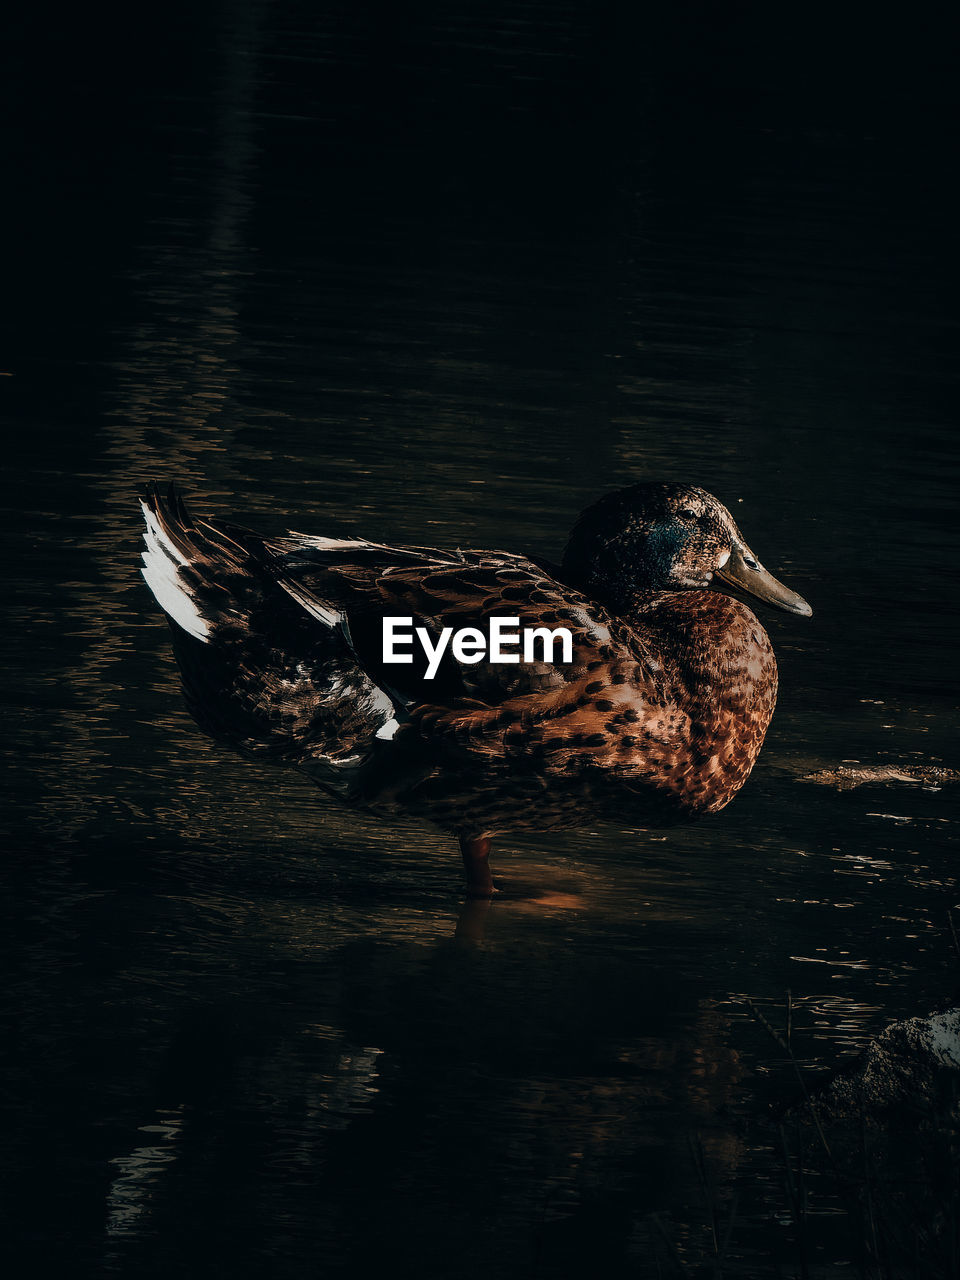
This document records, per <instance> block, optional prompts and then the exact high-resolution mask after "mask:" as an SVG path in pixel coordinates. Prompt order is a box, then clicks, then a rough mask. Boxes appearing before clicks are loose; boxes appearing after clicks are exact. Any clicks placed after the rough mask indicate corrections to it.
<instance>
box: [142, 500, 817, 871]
mask: <svg viewBox="0 0 960 1280" xmlns="http://www.w3.org/2000/svg"><path fill="white" fill-rule="evenodd" d="M145 511H146V513H147V518H148V535H147V543H148V548H152V550H153V552H154V553H155V554H154V558H153V566H154V567H153V568H152V569H151V558H150V555H149V553H148V555H147V556H146V557H145V559H146V561H147V569H146V570H145V576H146V577H147V579H148V582H150V585H151V586H152V587H153V589H154V591H155V593H156V594H157V595H158V599H161V603H164V598H165V597H166V603H165V607H167V610H168V613H170V611H171V608H170V594H169V593H170V584H171V583H172V584H173V587H174V588H175V589H178V590H179V591H181V592H182V593H183V597H184V600H183V601H181V600H179V599H174V600H173V605H172V607H173V611H174V612H175V613H177V614H178V616H179V617H182V619H183V621H184V622H185V623H186V628H188V629H185V628H184V626H182V625H180V623H179V622H177V621H173V620H171V626H172V628H173V630H174V636H175V645H174V647H175V651H176V653H177V658H178V661H179V663H180V667H181V671H182V674H183V683H184V689H185V692H186V696H187V701H188V705H189V707H190V710H191V712H192V714H193V715H194V717H195V719H196V720H197V722H198V723H199V724H200V726H201V727H202V728H203V729H205V730H206V731H207V732H208V733H210V734H212V735H213V736H214V737H216V738H218V739H219V740H221V741H225V742H227V743H228V744H230V745H231V746H234V747H236V748H238V749H240V750H243V751H247V752H252V753H254V754H258V755H261V756H266V757H267V758H272V759H276V760H277V761H278V762H285V763H289V764H292V765H294V766H296V767H297V768H299V769H301V770H303V771H304V772H306V773H307V774H308V775H309V776H310V777H311V778H313V780H314V781H316V782H317V783H319V784H320V785H321V786H322V787H323V788H324V789H326V790H327V791H329V792H331V793H332V794H334V795H336V796H337V797H338V798H339V799H340V800H342V801H344V802H346V803H348V804H352V805H357V806H363V807H366V808H369V809H371V810H374V811H376V812H379V813H382V814H386V815H389V814H391V813H399V812H402V813H407V814H413V815H417V816H419V817H422V818H425V819H428V820H430V821H432V822H433V823H435V824H437V825H438V826H440V827H442V828H443V829H445V830H447V831H449V832H451V833H453V834H455V835H457V836H458V837H460V839H461V844H462V846H463V847H464V849H465V850H466V849H467V848H468V847H475V848H481V845H482V846H483V848H482V856H483V858H485V853H486V848H487V847H488V844H487V843H486V842H487V841H488V838H489V837H490V836H492V835H495V834H498V833H501V832H509V831H511V830H549V829H554V828H559V827H573V826H577V825H582V824H584V823H587V822H594V821H598V820H604V819H606V820H615V821H622V822H625V823H629V824H631V825H641V826H644V825H650V826H654V825H655V826H665V825H670V824H672V823H675V822H680V821H685V820H690V819H693V818H697V817H699V816H700V815H702V814H705V813H713V812H716V811H717V810H719V809H722V808H723V807H724V805H726V804H727V803H728V802H729V801H730V799H731V798H732V797H733V796H734V794H735V793H736V792H737V791H738V790H739V788H740V787H741V786H742V785H743V783H744V782H745V781H746V778H747V776H748V775H749V773H750V770H751V769H752V767H753V764H754V762H755V760H756V758H757V755H758V753H759V751H760V747H761V745H762V743H763V739H764V735H765V734H766V731H767V727H768V725H769V723H770V718H771V716H772V714H773V709H774V704H775V702H776V695H777V667H776V661H775V659H774V656H773V651H772V649H771V646H770V642H769V639H768V637H767V635H766V632H765V631H764V629H763V627H762V626H761V625H760V623H759V621H758V620H757V618H756V616H755V615H754V613H753V612H752V611H751V609H750V608H749V607H748V606H747V605H746V604H744V603H742V602H741V601H739V600H737V599H734V598H732V597H731V596H730V595H727V594H724V593H723V592H722V591H718V590H716V589H714V587H713V585H712V582H713V576H714V572H716V574H717V575H718V576H722V575H729V574H731V573H732V569H731V567H730V563H729V562H730V556H731V548H732V554H733V557H734V560H735V561H736V564H737V565H738V566H739V568H738V570H737V572H738V574H739V578H738V579H737V585H738V586H743V585H744V583H743V581H742V580H741V579H744V578H745V579H747V580H748V582H749V589H753V577H752V576H751V575H754V576H756V577H757V579H758V580H761V579H762V583H763V585H764V588H765V589H764V591H759V590H758V591H757V594H759V595H762V597H763V598H765V599H767V600H769V601H770V602H771V603H776V604H779V605H780V606H781V607H783V608H787V609H788V610H790V611H791V612H796V613H809V607H808V606H806V605H805V603H804V602H803V601H802V600H800V598H799V597H796V596H793V594H792V593H790V592H788V591H787V589H786V588H784V587H782V586H781V584H779V583H777V582H776V580H775V579H773V578H771V577H770V575H768V574H766V572H765V571H764V570H763V569H762V568H761V567H760V566H759V564H757V563H756V561H754V560H753V559H752V556H751V553H750V552H749V549H748V548H746V546H745V544H744V543H743V542H742V539H741V538H740V535H739V531H738V530H737V529H736V525H735V524H734V523H733V520H732V518H731V517H730V515H729V513H728V512H727V511H726V509H725V508H723V507H722V506H721V505H720V504H719V503H718V502H717V501H716V499H714V498H712V497H711V495H709V494H707V493H705V491H703V490H701V489H695V488H692V487H688V486H676V485H674V486H667V485H661V486H634V487H633V488H632V489H629V490H622V491H620V493H618V494H614V495H610V496H609V497H608V498H606V499H603V500H602V501H601V502H600V503H598V504H597V505H596V507H594V508H591V509H590V510H589V511H588V512H586V513H585V514H584V516H583V517H582V518H581V521H580V523H579V524H578V525H577V527H576V529H575V531H574V534H573V537H572V539H571V542H570V545H569V546H568V549H567V553H566V555H565V557H564V562H563V565H562V566H559V567H558V566H554V565H550V564H548V563H546V562H544V561H539V560H534V559H530V558H527V557H524V556H520V555H515V554H512V553H510V552H500V551H455V552H450V551H439V550H435V549H429V548H417V547H388V546H384V545H381V544H375V543H370V542H366V541H363V540H361V539H347V540H338V539H326V538H311V537H308V536H304V535H298V534H290V535H287V536H286V537H281V538H277V539H274V540H268V539H262V538H260V537H259V536H257V535H255V534H252V533H249V532H248V531H246V530H242V529H238V528H234V527H233V526H229V525H226V524H223V523H221V522H219V521H217V522H213V521H203V520H194V519H192V517H190V516H189V514H188V513H187V511H186V509H185V508H184V506H183V504H182V502H181V501H180V500H179V499H178V498H177V497H176V495H175V494H174V493H173V492H172V491H171V495H170V497H169V498H168V499H167V500H166V501H164V500H163V499H162V498H161V497H160V495H159V493H156V492H154V493H152V494H151V495H150V497H149V498H148V501H147V503H146V504H145ZM151 521H152V522H153V533H152V534H151V532H150V527H149V526H150V522H151ZM163 556H166V559H163V558H162V557H163ZM158 557H159V558H160V559H159V563H160V569H161V570H162V574H160V575H158V572H157V568H156V566H157V563H158ZM744 563H746V565H747V568H744V567H743V564H744ZM708 566H710V567H708ZM724 566H726V568H724ZM158 578H161V579H162V580H159V588H158ZM770 584H772V585H770ZM184 608H186V609H187V612H186V613H184V612H183V609H184ZM390 615H394V616H395V615H408V616H413V617H414V619H415V620H416V623H417V625H422V626H426V627H427V628H428V629H429V630H430V631H431V632H432V633H437V632H438V631H439V630H440V629H441V628H442V627H445V626H446V627H454V628H459V627H465V626H475V627H479V628H481V629H483V628H484V624H485V623H486V622H487V621H488V619H490V618H491V617H494V616H508V617H512V618H519V619H520V625H521V626H547V627H551V628H553V627H557V626H564V627H567V628H569V630H570V631H571V633H572V635H573V641H574V654H573V662H572V663H570V664H564V663H559V662H557V663H547V662H533V663H528V662H521V663H519V664H513V665H501V664H495V663H492V662H490V661H489V660H488V659H487V658H484V660H483V661H481V662H479V663H476V664H467V663H458V662H457V661H456V660H455V659H454V658H453V657H452V656H451V654H450V653H449V651H448V652H447V654H446V655H445V656H444V659H443V661H442V663H441V666H440V670H439V672H438V674H437V678H436V679H435V680H432V681H430V680H426V679H424V669H423V664H420V665H417V664H414V665H411V666H387V665H385V664H384V662H383V655H382V652H381V648H380V634H381V633H380V627H381V620H382V618H383V617H384V616H390ZM465 856H466V855H465ZM487 875H488V873H487Z"/></svg>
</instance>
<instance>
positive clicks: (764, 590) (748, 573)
mask: <svg viewBox="0 0 960 1280" xmlns="http://www.w3.org/2000/svg"><path fill="white" fill-rule="evenodd" d="M716 576H717V577H718V578H720V579H722V580H723V581H724V582H726V583H728V584H729V585H730V586H731V587H739V589H740V590H741V591H745V592H746V593H747V595H751V596H755V597H756V598H757V599H758V600H762V601H763V602H764V604H771V605H773V607H774V608H775V609H783V610H785V611H786V612H787V613H797V614H799V615H800V617H801V618H809V617H810V616H811V614H812V613H813V610H812V609H811V608H810V606H809V605H808V604H807V602H806V600H804V598H803V596H798V595H797V593H796V592H795V591H791V590H790V588H789V587H785V586H784V585H783V583H782V582H778V581H777V579H776V578H775V577H774V576H773V574H772V573H767V571H766V569H764V567H763V565H762V564H761V563H760V561H759V560H758V559H757V558H756V556H755V555H754V554H753V552H752V551H751V550H750V548H749V547H747V546H744V545H743V544H742V543H740V544H734V546H733V548H732V549H731V551H730V559H729V560H728V561H727V562H726V564H724V565H723V566H722V567H721V568H719V569H717V571H716Z"/></svg>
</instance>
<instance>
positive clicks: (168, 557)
mask: <svg viewBox="0 0 960 1280" xmlns="http://www.w3.org/2000/svg"><path fill="white" fill-rule="evenodd" d="M140 506H141V507H142V508H143V518H144V520H145V521H146V523H147V527H146V531H145V532H144V535H143V540H144V542H145V543H146V544H147V549H146V551H144V553H143V568H142V569H141V570H140V572H141V573H142V574H143V577H144V581H145V582H146V584H147V586H148V587H149V588H150V590H151V591H152V592H153V594H154V596H155V597H156V600H157V604H159V606H160V608H161V609H163V611H164V613H168V614H169V615H170V617H171V618H172V619H173V620H174V622H176V623H177V624H178V626H181V627H183V629H184V631H186V632H187V633H188V634H189V635H191V636H193V637H194V638H195V639H197V640H202V641H204V642H206V640H207V638H208V636H209V635H210V624H209V623H208V622H207V621H206V619H205V618H204V617H203V615H202V614H201V613H200V610H199V609H198V608H197V604H196V601H195V600H194V598H193V594H192V592H191V590H190V586H189V584H188V583H186V582H185V581H184V580H183V578H182V577H181V576H180V569H181V567H182V566H183V565H188V564H189V563H190V561H189V560H188V559H187V557H186V556H185V555H184V554H183V553H182V552H181V551H180V550H179V549H178V548H177V547H176V546H174V544H173V543H172V542H171V541H170V539H169V538H168V537H167V535H166V534H165V533H164V532H163V530H162V529H161V528H160V525H159V524H158V523H157V518H156V516H155V515H154V514H153V512H152V511H151V510H150V508H149V507H148V506H147V505H146V503H144V502H141V503H140Z"/></svg>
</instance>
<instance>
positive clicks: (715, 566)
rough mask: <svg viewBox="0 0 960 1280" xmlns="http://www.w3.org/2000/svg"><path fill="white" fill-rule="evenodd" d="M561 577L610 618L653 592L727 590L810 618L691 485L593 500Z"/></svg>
mask: <svg viewBox="0 0 960 1280" xmlns="http://www.w3.org/2000/svg"><path fill="white" fill-rule="evenodd" d="M563 576H564V578H565V580H566V581H568V582H570V583H571V584H572V585H574V586H577V587H579V588H580V589H581V590H583V591H585V592H587V593H588V594H590V595H592V596H593V597H594V599H597V600H600V601H601V602H602V603H603V604H606V605H607V606H608V607H610V608H612V609H614V610H615V611H618V612H619V611H620V610H622V609H624V608H628V607H629V606H630V604H631V603H633V602H635V601H636V600H637V598H638V597H644V596H648V595H650V594H652V593H655V592H660V591H684V590H700V591H702V590H705V589H707V588H713V589H714V590H718V591H723V590H724V588H725V587H733V588H736V589H738V590H739V591H743V592H745V593H746V594H748V595H751V596H754V597H756V599H758V600H762V601H763V602H764V603H765V604H769V605H773V606H774V607H775V608H778V609H784V610H785V611H786V612H787V613H796V614H799V615H800V616H801V617H804V618H809V617H810V615H811V614H812V613H813V610H812V609H811V608H810V606H809V605H808V604H807V602H806V600H804V599H803V597H802V596H798V595H797V593H796V592H795V591H791V590H790V589H789V587H785V586H784V585H783V583H782V582H778V581H777V579H776V578H775V577H774V576H773V574H772V573H768V572H767V570H766V569H764V567H763V565H762V564H761V563H760V561H759V560H758V559H757V557H756V556H755V555H754V554H753V552H752V551H751V550H750V548H749V547H748V546H747V544H746V542H745V541H744V540H743V535H742V534H741V533H740V530H739V529H738V528H737V525H736V522H735V521H734V519H733V516H732V515H731V514H730V512H729V511H728V510H727V509H726V507H725V506H724V505H723V503H722V502H718V501H717V499H716V498H715V497H714V496H713V494H711V493H707V491H706V489H701V488H699V487H698V486H696V485H686V484H635V485H630V487H629V488H626V489H619V490H617V492H616V493H610V494H607V496H606V497H605V498H601V499H600V501H599V502H596V503H594V505H593V506H592V507H588V508H587V510H586V511H584V513H583V515H581V517H580V519H579V520H578V522H577V524H576V527H575V528H574V530H573V533H572V535H571V537H570V542H569V543H568V545H567V549H566V551H565V552H564V556H563Z"/></svg>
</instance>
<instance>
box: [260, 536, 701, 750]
mask: <svg viewBox="0 0 960 1280" xmlns="http://www.w3.org/2000/svg"><path fill="white" fill-rule="evenodd" d="M272 546H273V549H274V550H275V551H276V553H277V555H278V561H279V562H280V563H281V564H282V570H281V572H282V579H283V581H284V582H285V584H286V585H287V587H288V588H290V589H292V590H293V591H295V592H298V593H301V594H303V595H304V596H306V597H313V598H315V599H317V600H323V601H330V600H335V601H336V602H337V606H338V607H339V608H340V609H342V612H343V616H344V624H345V626H346V628H347V629H348V632H349V635H350V637H351V641H352V644H353V648H354V651H355V653H356V654H357V657H358V660H359V661H360V662H361V664H362V666H363V668H364V670H365V671H366V672H367V673H368V674H369V675H370V677H371V679H372V680H373V681H374V683H375V684H377V685H378V687H380V688H383V689H387V690H389V692H390V693H391V696H392V698H393V700H394V702H395V703H396V704H397V705H402V706H403V707H404V709H405V714H406V716H407V717H408V718H409V719H410V720H411V721H412V722H413V724H415V725H416V726H417V727H418V728H419V730H420V733H421V735H422V736H425V737H427V738H428V739H429V740H431V741H432V742H433V743H434V744H435V745H437V746H438V747H439V746H442V745H443V744H444V743H447V744H448V745H450V746H451V747H452V746H454V745H456V747H457V748H458V749H460V750H467V751H470V752H479V753H480V754H482V755H487V756H491V757H513V758H514V759H517V760H519V759H520V758H527V759H529V760H530V761H532V762H534V763H535V765H536V767H537V768H539V769H542V770H546V771H552V770H553V769H556V770H558V771H559V770H563V769H564V768H567V767H569V761H570V759H571V755H572V754H573V753H576V755H577V757H578V759H579V760H580V761H581V762H582V763H584V764H586V763H588V762H590V763H594V764H596V765H599V766H602V767H603V768H605V769H613V770H615V771H617V772H626V773H633V774H638V773H639V774H640V775H643V774H645V773H646V772H647V764H646V761H645V754H644V751H643V749H642V747H641V745H640V742H639V739H638V737H637V733H638V729H637V726H638V725H639V724H640V722H641V721H642V720H646V721H648V722H650V721H651V720H653V719H656V720H657V721H662V720H663V717H662V715H661V714H660V713H661V711H662V709H663V707H664V706H665V705H666V704H667V701H668V690H667V688H666V686H665V676H664V673H663V670H662V668H661V667H660V665H659V663H658V662H657V661H656V660H655V658H654V656H653V654H652V653H651V652H650V650H649V646H648V645H647V643H646V641H645V639H644V637H643V636H642V635H641V634H640V633H638V632H637V631H636V630H635V629H634V628H632V627H631V626H629V624H628V623H626V622H625V621H623V620H622V619H618V618H615V617H613V616H612V615H610V614H609V613H607V611H606V610H604V609H603V607H602V606H600V605H599V604H597V603H596V602H595V601H591V600H590V599H588V598H587V597H585V596H583V595H581V594H580V593H579V592H577V591H575V590H574V589H573V588H571V587H569V586H567V585H565V584H564V583H562V582H560V581H558V580H557V578H556V577H555V576H554V572H553V571H552V570H553V566H551V565H550V564H549V563H548V562H546V561H538V560H533V559H530V558H527V557H524V556H518V555H513V554H511V553H509V552H504V551H457V552H437V551H434V550H433V549H430V548H417V547H405V548H383V547H380V546H377V545H376V544H363V543H360V542H354V543H350V544H348V543H346V542H343V543H338V544H336V545H335V544H334V543H333V541H332V540H317V539H306V538H298V537H297V536H296V535H293V536H291V538H290V539H285V540H281V541H279V542H278V543H275V544H272ZM398 616H400V617H406V618H410V619H411V620H412V624H413V625H414V626H423V627H425V628H426V629H427V630H428V632H429V633H430V635H431V637H432V640H433V642H434V643H436V640H437V639H438V638H439V636H440V633H441V631H442V629H443V628H444V627H453V628H454V629H457V628H461V627H474V628H477V629H478V630H480V631H481V632H484V633H485V634H486V633H487V631H488V628H489V623H490V620H491V619H492V618H494V617H500V618H509V619H511V620H515V622H516V628H515V627H514V625H513V622H511V630H514V629H519V628H527V627H530V628H544V629H546V630H547V631H554V630H555V629H557V628H560V627H564V628H566V629H567V630H568V631H569V632H570V636H571V641H572V661H570V662H561V661H556V660H554V661H549V662H548V661H524V660H523V657H522V655H521V657H520V661H518V662H511V663H499V662H498V663H495V662H492V661H490V659H489V656H484V658H483V659H482V660H481V661H479V662H475V663H468V662H464V661H458V660H457V658H456V657H455V655H454V654H453V652H452V651H451V647H450V646H449V645H448V646H447V648H446V650H445V651H444V657H443V659H442V661H441V663H440V667H439V669H438V670H437V673H436V675H435V677H434V678H433V679H428V678H427V674H426V666H427V663H426V658H425V657H423V656H422V654H418V653H417V646H414V658H415V661H414V662H413V663H411V664H409V665H403V666H400V665H395V664H387V663H385V662H384V660H383V646H382V627H383V619H384V618H386V617H398ZM558 654H559V649H556V650H555V657H556V656H558ZM663 731H664V733H665V734H669V736H675V735H676V734H677V733H678V732H680V731H682V726H681V725H680V724H679V722H678V720H677V719H674V721H673V723H672V724H671V725H670V726H669V728H668V727H667V726H666V725H664V726H663Z"/></svg>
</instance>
